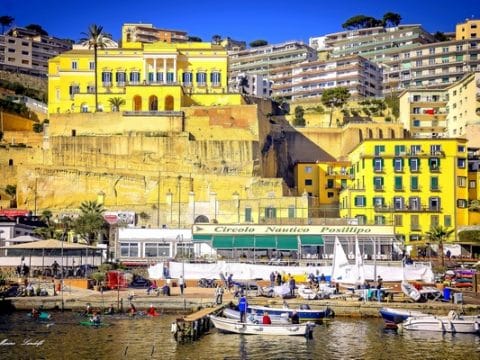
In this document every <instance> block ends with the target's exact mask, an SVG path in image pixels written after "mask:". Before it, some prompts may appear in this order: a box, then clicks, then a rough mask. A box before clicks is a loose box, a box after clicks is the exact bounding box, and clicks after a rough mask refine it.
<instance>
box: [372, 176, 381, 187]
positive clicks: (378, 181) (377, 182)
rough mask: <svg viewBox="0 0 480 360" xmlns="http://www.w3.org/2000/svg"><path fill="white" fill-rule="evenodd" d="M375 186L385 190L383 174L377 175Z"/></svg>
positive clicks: (374, 179) (374, 181)
mask: <svg viewBox="0 0 480 360" xmlns="http://www.w3.org/2000/svg"><path fill="white" fill-rule="evenodd" d="M373 187H374V189H375V190H376V191H381V190H383V177H382V176H375V177H374V178H373Z"/></svg>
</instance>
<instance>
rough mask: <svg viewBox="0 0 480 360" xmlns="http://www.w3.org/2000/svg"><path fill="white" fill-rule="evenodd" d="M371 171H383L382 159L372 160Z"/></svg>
mask: <svg viewBox="0 0 480 360" xmlns="http://www.w3.org/2000/svg"><path fill="white" fill-rule="evenodd" d="M373 170H374V171H375V172H382V171H383V159H382V158H375V159H373Z"/></svg>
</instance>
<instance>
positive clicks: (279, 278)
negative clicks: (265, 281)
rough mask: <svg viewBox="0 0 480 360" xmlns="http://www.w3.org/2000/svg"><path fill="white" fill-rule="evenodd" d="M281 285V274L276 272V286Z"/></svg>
mask: <svg viewBox="0 0 480 360" xmlns="http://www.w3.org/2000/svg"><path fill="white" fill-rule="evenodd" d="M280 285H282V274H280V272H277V286H280Z"/></svg>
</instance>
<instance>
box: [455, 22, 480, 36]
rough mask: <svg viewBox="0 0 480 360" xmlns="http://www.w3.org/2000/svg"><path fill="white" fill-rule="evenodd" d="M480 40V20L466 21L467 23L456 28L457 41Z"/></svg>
mask: <svg viewBox="0 0 480 360" xmlns="http://www.w3.org/2000/svg"><path fill="white" fill-rule="evenodd" d="M478 38H480V20H474V19H471V20H469V19H466V21H465V22H463V23H460V24H457V26H456V27H455V39H456V40H465V39H478Z"/></svg>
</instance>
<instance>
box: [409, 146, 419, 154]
mask: <svg viewBox="0 0 480 360" xmlns="http://www.w3.org/2000/svg"><path fill="white" fill-rule="evenodd" d="M421 152H422V145H411V146H410V154H412V155H415V154H418V153H421Z"/></svg>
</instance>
